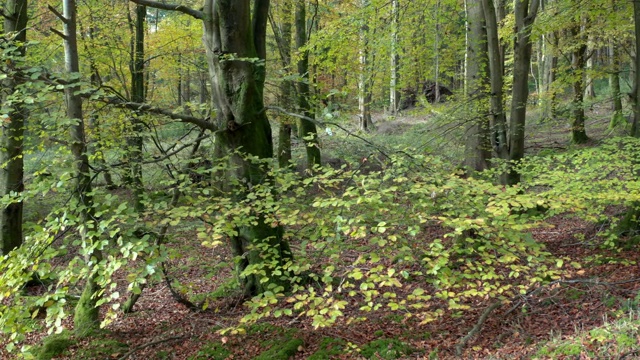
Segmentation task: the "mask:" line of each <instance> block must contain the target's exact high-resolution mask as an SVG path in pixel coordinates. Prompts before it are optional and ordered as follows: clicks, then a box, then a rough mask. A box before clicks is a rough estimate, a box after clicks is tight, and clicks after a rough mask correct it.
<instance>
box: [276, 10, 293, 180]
mask: <svg viewBox="0 0 640 360" xmlns="http://www.w3.org/2000/svg"><path fill="white" fill-rule="evenodd" d="M292 1H294V0H285V1H283V2H282V3H281V5H280V11H279V12H278V13H279V16H278V17H279V18H280V22H279V23H277V22H276V21H275V20H272V21H271V28H272V30H273V34H274V38H275V40H276V44H277V46H278V51H279V53H280V61H281V63H282V68H283V69H285V70H286V72H287V74H288V73H289V72H290V71H291V43H292V35H293V30H292V29H293V6H292V5H293V3H292ZM272 19H273V16H272ZM293 87H294V84H293V82H292V81H291V80H283V81H282V83H281V85H280V92H279V94H278V102H279V103H280V106H281V107H282V108H284V109H289V110H292V109H291V107H292V104H295V100H294V99H293ZM292 130H293V126H292V122H291V120H290V119H289V118H288V117H282V118H281V120H280V126H279V129H278V150H277V151H278V152H277V157H278V165H279V166H280V168H286V167H289V166H291V165H292V164H291V133H292Z"/></svg>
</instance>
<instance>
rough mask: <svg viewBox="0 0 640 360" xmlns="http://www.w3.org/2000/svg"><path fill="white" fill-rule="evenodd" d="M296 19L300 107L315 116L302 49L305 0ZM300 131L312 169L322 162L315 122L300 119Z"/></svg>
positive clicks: (306, 53) (299, 0)
mask: <svg viewBox="0 0 640 360" xmlns="http://www.w3.org/2000/svg"><path fill="white" fill-rule="evenodd" d="M294 21H295V24H296V48H297V49H298V52H299V58H298V64H297V65H298V76H300V78H301V79H302V81H300V82H298V107H299V108H300V111H301V112H302V113H303V114H304V115H305V116H307V117H309V118H313V117H314V116H315V115H314V112H313V111H311V105H310V103H309V96H311V91H310V90H309V81H310V80H309V51H307V50H302V47H303V46H305V45H306V43H307V31H306V29H307V15H306V1H305V0H297V2H296V11H295V20H294ZM298 131H299V135H300V138H301V139H303V141H304V144H305V149H306V151H307V167H308V168H309V169H310V170H311V169H313V168H314V166H316V165H320V163H321V158H320V146H319V144H318V131H317V129H316V125H315V124H314V123H312V122H310V121H308V120H304V119H300V122H299V124H298Z"/></svg>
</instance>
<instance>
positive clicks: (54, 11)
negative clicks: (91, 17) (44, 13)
mask: <svg viewBox="0 0 640 360" xmlns="http://www.w3.org/2000/svg"><path fill="white" fill-rule="evenodd" d="M48 8H49V11H51V12H52V13H53V15H55V16H56V17H57V18H58V19H60V20H62V22H63V23H65V24H68V23H69V19H67V18H66V17H64V15H62V14H61V13H60V12H59V11H58V10H57V9H56V8H54V7H53V6H51V5H49V6H48Z"/></svg>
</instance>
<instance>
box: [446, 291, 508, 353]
mask: <svg viewBox="0 0 640 360" xmlns="http://www.w3.org/2000/svg"><path fill="white" fill-rule="evenodd" d="M498 307H500V301H496V302H494V303H493V304H491V306H489V307H488V308H486V309H485V310H484V312H483V313H482V315H480V318H479V319H478V322H476V325H475V326H474V327H473V329H471V330H470V331H469V333H468V334H467V335H466V336H465V337H463V338H462V339H460V341H459V342H458V345H456V356H457V357H461V356H462V352H463V351H464V347H465V346H467V342H469V340H470V339H471V338H472V337H473V336H475V335H476V334H477V333H478V332H479V331H480V329H482V325H484V322H485V321H487V317H489V314H491V313H492V312H493V311H494V310H495V309H497V308H498Z"/></svg>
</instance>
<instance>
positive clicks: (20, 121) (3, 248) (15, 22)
mask: <svg viewBox="0 0 640 360" xmlns="http://www.w3.org/2000/svg"><path fill="white" fill-rule="evenodd" d="M3 10H4V33H5V36H7V34H11V35H9V36H11V38H12V41H14V42H15V45H16V47H17V49H16V51H15V52H13V53H12V54H10V55H11V56H16V57H19V58H22V57H24V55H25V50H26V49H25V46H24V45H25V42H26V40H27V20H28V17H27V1H26V0H9V1H6V3H5V5H4V7H3ZM14 63H15V61H14V60H13V59H9V60H8V61H7V62H5V63H4V65H3V67H5V69H4V70H5V71H3V73H5V74H9V76H8V77H7V78H6V79H5V80H4V81H3V82H2V113H3V114H6V115H7V119H8V121H2V135H1V137H0V164H2V165H1V166H2V168H1V169H0V196H9V195H10V194H16V195H17V194H20V193H21V192H22V191H23V190H24V184H23V177H24V160H23V150H22V145H23V134H24V125H25V120H26V118H27V110H26V109H25V107H24V106H23V104H22V103H21V102H20V101H19V100H17V101H16V100H10V97H11V96H12V95H13V94H14V93H15V91H16V87H17V86H18V85H19V80H17V79H16V78H14V77H13V76H11V75H10V74H11V69H12V68H13V67H14ZM22 209H23V203H22V201H18V200H16V201H12V202H11V203H10V204H9V205H7V206H6V207H5V208H3V209H2V210H1V211H0V255H2V254H6V253H8V252H9V251H11V250H13V249H15V248H17V247H18V246H20V245H21V244H22V236H23V235H22V211H23V210H22Z"/></svg>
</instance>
